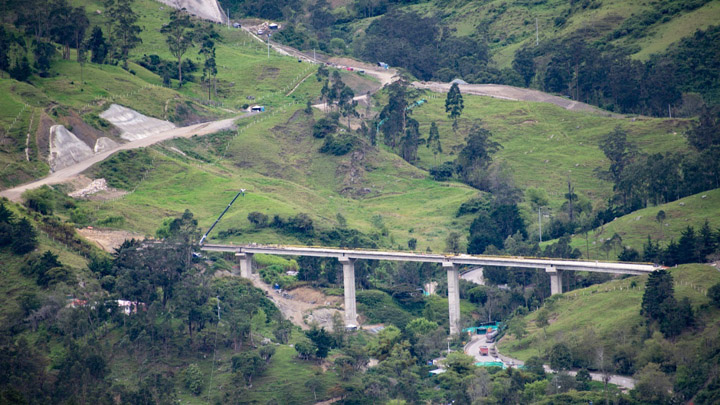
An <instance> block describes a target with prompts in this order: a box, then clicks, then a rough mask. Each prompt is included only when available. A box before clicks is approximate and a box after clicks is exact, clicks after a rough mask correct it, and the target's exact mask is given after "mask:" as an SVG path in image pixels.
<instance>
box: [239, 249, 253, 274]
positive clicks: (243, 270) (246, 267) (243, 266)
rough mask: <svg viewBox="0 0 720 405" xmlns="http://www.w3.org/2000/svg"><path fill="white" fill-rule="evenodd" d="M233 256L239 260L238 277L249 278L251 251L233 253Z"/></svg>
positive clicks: (250, 272)
mask: <svg viewBox="0 0 720 405" xmlns="http://www.w3.org/2000/svg"><path fill="white" fill-rule="evenodd" d="M235 257H237V258H238V262H240V277H242V278H250V276H251V275H252V259H253V254H252V253H235Z"/></svg>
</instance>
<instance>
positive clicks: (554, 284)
mask: <svg viewBox="0 0 720 405" xmlns="http://www.w3.org/2000/svg"><path fill="white" fill-rule="evenodd" d="M545 271H546V272H547V273H548V274H549V275H550V295H555V294H562V292H563V291H562V273H560V270H558V269H556V268H555V266H549V267H546V268H545Z"/></svg>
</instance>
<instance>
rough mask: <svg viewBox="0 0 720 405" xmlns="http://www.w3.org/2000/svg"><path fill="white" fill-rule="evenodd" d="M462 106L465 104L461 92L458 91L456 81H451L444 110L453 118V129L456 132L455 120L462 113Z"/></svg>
mask: <svg viewBox="0 0 720 405" xmlns="http://www.w3.org/2000/svg"><path fill="white" fill-rule="evenodd" d="M464 108H465V105H464V103H463V98H462V94H461V93H460V87H459V86H458V84H457V83H453V84H452V86H450V90H448V92H447V97H446V98H445V112H446V113H449V114H448V116H449V117H450V119H452V120H453V131H456V132H457V126H458V124H457V121H458V118H460V115H462V111H463V109H464Z"/></svg>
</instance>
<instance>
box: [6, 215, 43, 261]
mask: <svg viewBox="0 0 720 405" xmlns="http://www.w3.org/2000/svg"><path fill="white" fill-rule="evenodd" d="M13 228H14V229H13V235H14V236H13V240H12V243H11V244H10V248H11V249H12V251H13V253H15V254H16V255H24V254H25V253H29V252H32V251H33V250H35V248H36V247H37V232H35V228H33V226H32V224H30V221H28V220H27V219H25V218H20V220H19V221H17V223H16V224H15V226H14V227H13Z"/></svg>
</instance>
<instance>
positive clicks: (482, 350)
mask: <svg viewBox="0 0 720 405" xmlns="http://www.w3.org/2000/svg"><path fill="white" fill-rule="evenodd" d="M480 354H482V355H483V356H487V355H488V347H487V346H480Z"/></svg>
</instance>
